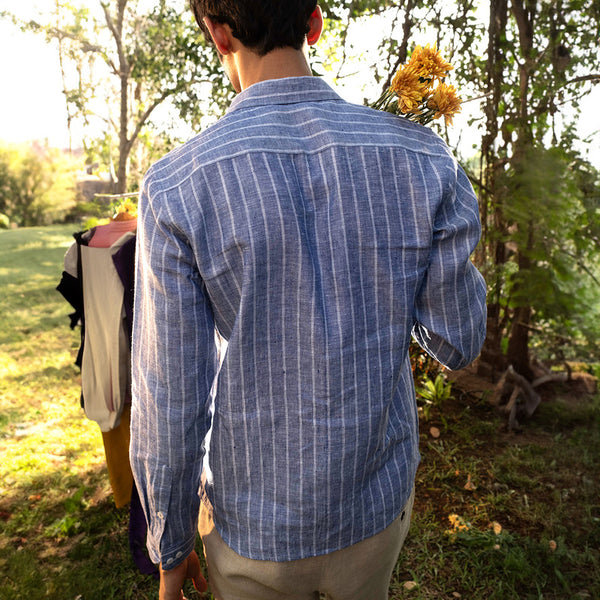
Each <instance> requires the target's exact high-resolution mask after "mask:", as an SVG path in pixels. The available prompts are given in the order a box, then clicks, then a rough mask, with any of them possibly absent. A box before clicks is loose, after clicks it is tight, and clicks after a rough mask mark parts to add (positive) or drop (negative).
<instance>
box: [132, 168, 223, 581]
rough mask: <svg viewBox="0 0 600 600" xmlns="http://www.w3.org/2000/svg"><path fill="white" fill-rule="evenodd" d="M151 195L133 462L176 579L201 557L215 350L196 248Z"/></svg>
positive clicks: (145, 198) (139, 317)
mask: <svg viewBox="0 0 600 600" xmlns="http://www.w3.org/2000/svg"><path fill="white" fill-rule="evenodd" d="M151 187H152V183H151V180H150V179H149V178H148V177H147V178H146V181H145V187H144V189H143V191H142V193H141V197H140V202H139V215H140V216H139V223H138V237H137V253H136V266H137V269H136V293H135V305H134V325H133V346H132V370H133V389H132V395H133V401H132V420H131V452H130V454H131V462H132V468H133V472H134V476H135V479H136V482H137V486H138V489H139V492H140V498H141V501H142V505H143V507H144V511H145V513H146V517H147V520H148V523H149V532H148V549H149V552H150V557H151V559H152V560H153V561H154V562H156V563H158V562H161V563H162V565H163V568H165V569H169V568H172V567H175V566H176V565H177V564H179V563H180V562H181V560H183V558H184V557H185V556H186V555H187V554H188V553H189V552H190V551H191V550H192V549H193V547H194V541H195V535H196V523H197V517H198V508H199V497H198V490H199V487H200V475H201V469H202V457H203V447H202V444H203V440H204V437H205V435H206V432H207V429H208V423H209V419H208V414H207V406H208V403H209V398H210V389H211V385H212V382H213V378H214V376H215V372H216V348H215V344H214V321H213V314H212V309H211V306H210V303H209V301H208V299H207V296H206V293H205V290H204V286H203V284H202V281H201V280H200V278H199V275H198V272H197V269H196V267H195V261H194V257H193V255H192V252H191V251H190V247H189V245H188V244H187V243H186V240H185V239H183V236H182V235H181V233H180V230H179V229H178V227H177V225H176V224H175V223H174V222H173V220H172V216H171V215H170V214H169V204H168V202H169V197H168V193H164V194H163V193H158V194H156V198H153V197H152V193H151Z"/></svg>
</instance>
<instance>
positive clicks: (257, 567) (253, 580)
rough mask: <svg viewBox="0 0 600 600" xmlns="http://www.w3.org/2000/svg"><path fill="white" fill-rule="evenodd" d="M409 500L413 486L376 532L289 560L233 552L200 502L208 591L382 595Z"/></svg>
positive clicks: (350, 598)
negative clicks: (330, 549) (387, 523)
mask: <svg viewBox="0 0 600 600" xmlns="http://www.w3.org/2000/svg"><path fill="white" fill-rule="evenodd" d="M413 500H414V490H413V493H412V494H411V496H410V498H409V500H408V502H407V503H406V506H405V507H404V510H403V511H402V513H401V514H400V516H399V517H398V518H397V519H396V520H395V521H394V522H393V523H392V524H391V525H390V526H389V527H388V528H387V529H385V530H384V531H382V532H381V533H378V534H377V535H375V536H373V537H370V538H367V539H366V540H363V541H362V542H359V543H358V544H355V545H353V546H350V547H348V548H344V549H342V550H337V551H336V552H332V553H331V554H325V555H322V556H314V557H309V558H303V559H300V560H293V561H289V562H271V561H261V560H252V559H249V558H245V557H243V556H240V555H239V554H237V553H236V552H235V551H233V550H232V549H231V548H230V547H229V546H228V545H227V544H226V543H225V542H224V541H223V539H222V538H221V536H220V535H219V534H218V533H217V530H216V529H215V526H214V522H213V518H212V508H211V506H210V505H208V504H206V503H205V502H201V508H200V519H199V525H198V529H199V532H200V536H201V537H202V543H203V545H204V556H205V558H206V564H207V568H208V581H209V585H210V588H211V591H212V593H213V595H214V596H215V598H216V599H217V600H284V599H286V600H318V599H319V598H323V597H325V598H327V600H386V599H387V597H388V588H389V584H390V579H391V576H392V572H393V570H394V567H395V565H396V562H397V560H398V555H399V554H400V550H401V548H402V544H403V543H404V539H405V538H406V535H407V533H408V529H409V526H410V517H411V513H412V506H413Z"/></svg>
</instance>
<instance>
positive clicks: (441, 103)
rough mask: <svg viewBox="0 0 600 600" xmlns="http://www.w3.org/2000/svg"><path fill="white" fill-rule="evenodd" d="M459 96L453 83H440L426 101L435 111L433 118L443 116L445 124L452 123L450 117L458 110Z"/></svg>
mask: <svg viewBox="0 0 600 600" xmlns="http://www.w3.org/2000/svg"><path fill="white" fill-rule="evenodd" d="M460 103H461V100H460V98H459V97H458V96H457V95H456V88H455V87H454V86H453V85H448V84H446V83H440V84H439V85H438V86H437V88H435V90H433V93H432V94H431V97H430V98H429V100H428V101H427V106H428V108H430V109H431V110H433V111H435V114H434V117H433V118H434V119H439V118H440V117H442V116H443V117H444V120H445V121H446V125H452V117H453V116H454V115H455V114H456V113H459V112H460Z"/></svg>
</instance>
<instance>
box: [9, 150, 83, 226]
mask: <svg viewBox="0 0 600 600" xmlns="http://www.w3.org/2000/svg"><path fill="white" fill-rule="evenodd" d="M78 168H79V164H78V161H77V159H75V158H73V157H72V156H69V155H68V154H65V153H64V152H62V151H60V150H56V149H54V148H49V147H47V146H42V145H40V144H37V143H34V144H31V145H21V146H4V147H0V213H2V214H3V215H4V216H5V217H6V218H7V219H8V221H9V222H10V223H16V224H17V225H20V226H27V227H31V226H36V225H48V224H51V223H57V222H60V221H62V220H63V219H64V217H65V215H66V213H67V211H68V210H69V209H70V208H71V206H73V205H74V204H75V196H76V190H75V181H76V175H77V170H78ZM2 226H4V225H2Z"/></svg>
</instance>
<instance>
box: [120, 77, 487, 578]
mask: <svg viewBox="0 0 600 600" xmlns="http://www.w3.org/2000/svg"><path fill="white" fill-rule="evenodd" d="M479 234H480V224H479V215H478V205H477V200H476V198H475V196H474V193H473V190H472V188H471V186H470V184H469V182H468V180H467V177H466V176H465V174H464V172H463V171H462V169H461V168H460V167H459V166H458V165H457V163H456V161H455V160H454V158H453V157H452V156H451V154H450V152H449V150H448V148H447V146H446V145H445V144H444V142H443V141H442V140H441V139H440V138H439V137H438V136H437V135H436V134H435V133H433V132H432V131H431V130H429V129H427V128H424V127H422V126H419V125H415V124H413V123H409V122H408V121H406V120H404V119H400V118H398V117H395V116H393V115H390V114H386V113H382V112H378V111H374V110H372V109H369V108H366V107H363V106H359V105H353V104H349V103H347V102H345V101H343V100H342V99H341V98H340V97H339V96H338V95H337V94H336V93H335V92H334V91H333V90H332V89H331V88H330V87H329V86H328V85H327V84H326V83H325V82H323V81H322V80H320V79H318V78H316V77H298V78H288V79H279V80H269V81H264V82H260V83H257V84H255V85H253V86H251V87H249V88H248V89H246V90H245V91H243V92H242V93H241V94H239V95H238V96H237V97H236V99H235V100H234V101H233V103H232V105H231V107H230V109H229V111H228V112H227V114H226V115H225V116H224V117H223V118H222V119H221V120H220V121H219V122H218V123H216V124H215V125H213V126H212V127H210V128H208V129H207V130H206V131H204V132H203V133H202V134H200V135H198V136H197V137H195V138H193V139H192V140H191V141H189V142H188V143H186V144H184V145H183V146H182V147H180V148H178V149H176V150H174V151H173V152H171V153H170V154H168V155H167V156H165V157H164V158H163V159H161V160H160V161H158V162H157V163H156V164H155V165H153V166H152V168H151V169H150V170H149V172H148V173H147V175H146V177H145V179H144V182H143V189H142V191H141V194H140V203H139V225H138V248H137V280H136V300H135V317H134V319H135V323H134V339H133V357H132V361H133V396H134V401H133V409H132V423H131V428H132V429H131V435H132V441H131V460H132V465H133V469H134V472H135V477H136V480H137V483H138V487H139V488H140V495H141V498H142V502H143V504H144V506H145V510H146V512H147V516H148V520H149V537H148V547H149V550H150V556H151V558H152V559H153V560H154V561H155V562H159V561H162V564H163V567H164V568H167V569H168V568H170V567H174V566H176V565H177V564H179V563H180V562H181V560H183V557H184V556H186V555H187V553H189V552H190V551H191V550H192V549H193V546H194V539H195V531H196V522H197V515H198V509H199V502H200V497H201V496H202V494H206V497H207V499H208V500H209V501H210V502H211V503H212V505H213V508H214V517H215V524H216V527H217V530H218V531H219V533H220V535H221V536H222V538H223V539H224V540H225V542H226V543H227V544H228V545H229V546H230V547H231V548H233V549H234V550H235V551H236V552H238V553H239V554H241V555H243V556H246V557H250V558H253V559H259V560H274V561H287V560H293V559H299V558H304V557H308V556H315V555H320V554H325V553H329V552H332V551H334V550H337V549H341V548H344V547H346V546H349V545H351V544H354V543H357V542H359V541H361V540H363V539H365V538H367V537H370V536H372V535H374V534H376V533H378V532H380V531H382V530H383V529H384V528H385V527H387V526H388V525H390V523H391V522H392V521H393V520H394V518H395V517H397V516H398V514H399V513H400V511H401V509H402V508H403V506H404V504H405V502H406V501H407V499H408V497H409V495H410V493H411V490H412V487H413V482H414V477H415V471H416V469H417V464H418V461H419V452H418V420H417V408H416V402H415V393H414V385H413V379H412V373H411V367H410V361H409V357H408V346H409V341H410V339H411V333H412V335H413V336H414V337H415V338H416V339H417V341H418V342H419V343H420V344H421V345H422V346H423V347H424V348H425V349H426V350H427V351H428V352H429V353H431V355H432V356H434V357H435V358H437V359H438V360H439V361H441V362H442V363H443V364H444V365H446V366H448V367H449V368H452V369H455V368H461V367H464V366H465V365H467V364H468V363H469V362H471V361H472V360H473V359H474V358H475V357H476V356H477V354H478V352H479V350H480V347H481V344H482V342H483V339H484V336H485V285H484V283H483V279H482V277H481V275H480V274H479V272H478V271H477V270H476V269H475V267H474V266H473V264H472V263H471V261H470V259H469V256H470V254H471V253H472V251H473V249H474V248H475V245H476V244H477V242H478V239H479ZM219 341H223V342H225V343H219ZM205 450H206V455H205ZM203 464H204V465H205V468H204V471H205V479H206V481H205V482H203V483H201V471H202V465H203Z"/></svg>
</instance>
